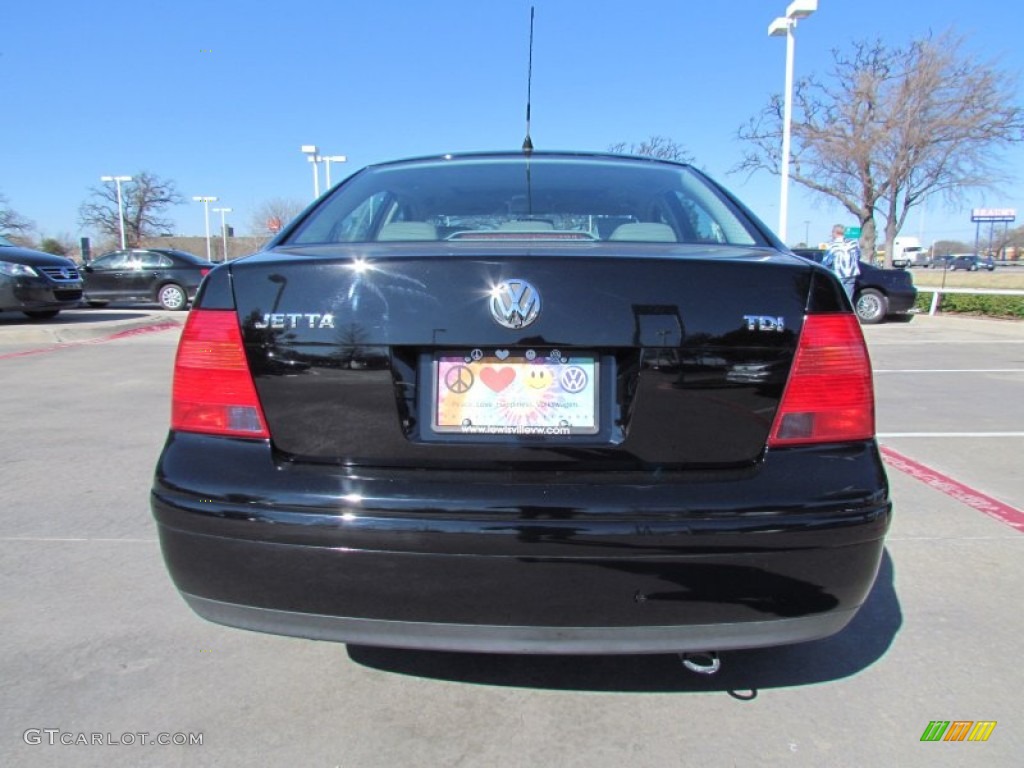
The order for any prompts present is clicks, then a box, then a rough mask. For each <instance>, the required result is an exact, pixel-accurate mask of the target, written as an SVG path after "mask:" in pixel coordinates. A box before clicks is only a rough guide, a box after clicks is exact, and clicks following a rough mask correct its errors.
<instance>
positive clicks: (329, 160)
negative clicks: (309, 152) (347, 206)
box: [320, 155, 348, 189]
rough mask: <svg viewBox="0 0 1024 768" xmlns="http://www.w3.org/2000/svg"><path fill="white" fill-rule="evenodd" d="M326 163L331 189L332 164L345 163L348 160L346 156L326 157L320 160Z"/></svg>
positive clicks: (328, 185)
mask: <svg viewBox="0 0 1024 768" xmlns="http://www.w3.org/2000/svg"><path fill="white" fill-rule="evenodd" d="M320 159H321V160H323V161H324V169H325V171H326V173H327V189H330V188H331V163H344V162H345V161H346V160H348V158H347V157H345V155H324V156H323V157H321V158H320Z"/></svg>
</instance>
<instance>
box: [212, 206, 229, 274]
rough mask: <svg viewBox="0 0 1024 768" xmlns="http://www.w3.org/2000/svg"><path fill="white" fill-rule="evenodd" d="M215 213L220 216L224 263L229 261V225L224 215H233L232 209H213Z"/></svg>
mask: <svg viewBox="0 0 1024 768" xmlns="http://www.w3.org/2000/svg"><path fill="white" fill-rule="evenodd" d="M212 210H213V212H214V213H219V214H220V236H221V239H222V240H223V242H224V261H227V260H228V223H227V221H225V219H224V214H226V213H231V209H230V208H213V209H212Z"/></svg>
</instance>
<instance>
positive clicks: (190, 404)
mask: <svg viewBox="0 0 1024 768" xmlns="http://www.w3.org/2000/svg"><path fill="white" fill-rule="evenodd" d="M171 429H174V430H180V431H183V432H203V433H206V434H212V435H224V436H228V437H253V438H267V437H270V433H269V431H268V430H267V427H266V419H264V417H263V408H262V407H261V406H260V401H259V397H258V396H257V394H256V386H255V385H254V384H253V381H252V374H251V373H250V372H249V364H248V362H247V361H246V358H245V348H244V347H243V345H242V332H241V331H240V330H239V327H238V319H237V318H236V317H235V313H234V312H232V311H227V310H208V309H193V310H192V311H191V312H190V313H189V316H188V320H187V321H186V323H185V328H184V330H183V331H182V333H181V341H180V342H179V344H178V356H177V358H176V359H175V362H174V390H173V396H172V404H171Z"/></svg>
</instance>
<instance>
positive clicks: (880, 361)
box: [865, 316, 1024, 509]
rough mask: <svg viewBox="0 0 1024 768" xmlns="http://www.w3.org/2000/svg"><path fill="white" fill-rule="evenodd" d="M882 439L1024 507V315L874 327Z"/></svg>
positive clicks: (925, 319) (871, 339) (871, 338)
mask: <svg viewBox="0 0 1024 768" xmlns="http://www.w3.org/2000/svg"><path fill="white" fill-rule="evenodd" d="M865 335H866V338H867V340H868V345H869V347H870V350H871V358H872V363H873V366H874V370H875V391H876V396H877V400H878V432H879V440H880V442H881V443H882V445H883V446H888V447H890V448H892V449H894V450H895V451H898V452H899V453H900V454H902V455H904V456H908V457H910V458H912V459H915V460H916V461H919V462H921V463H923V464H925V465H927V466H928V467H930V468H932V469H934V470H936V471H938V472H941V473H943V474H946V475H949V476H951V477H953V478H956V479H957V480H959V481H960V482H963V483H966V484H967V485H969V486H972V487H976V488H977V489H978V490H981V491H984V492H986V493H988V494H991V495H992V496H994V497H996V498H997V499H999V500H1001V501H1003V502H1005V503H1007V504H1009V505H1011V506H1013V507H1016V508H1017V509H1024V481H1022V475H1024V472H1022V470H1021V468H1020V467H1021V461H1022V460H1024V322H1014V321H1002V320H989V319H982V318H969V317H968V318H964V317H943V316H939V317H929V316H920V317H917V318H915V319H914V321H913V322H912V323H910V324H909V325H902V324H889V325H881V326H869V327H866V328H865Z"/></svg>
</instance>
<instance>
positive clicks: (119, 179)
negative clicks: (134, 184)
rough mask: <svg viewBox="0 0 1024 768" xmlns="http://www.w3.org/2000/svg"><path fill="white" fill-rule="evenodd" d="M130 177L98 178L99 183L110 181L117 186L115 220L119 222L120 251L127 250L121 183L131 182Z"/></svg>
mask: <svg viewBox="0 0 1024 768" xmlns="http://www.w3.org/2000/svg"><path fill="white" fill-rule="evenodd" d="M132 180H133V179H132V177H131V176H100V181H112V182H114V184H115V185H117V218H118V220H119V221H120V222H121V250H122V251H123V250H124V249H125V248H127V247H128V246H127V244H126V243H127V241H126V240H125V236H124V203H123V202H122V199H121V182H122V181H132Z"/></svg>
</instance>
